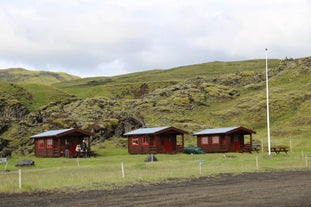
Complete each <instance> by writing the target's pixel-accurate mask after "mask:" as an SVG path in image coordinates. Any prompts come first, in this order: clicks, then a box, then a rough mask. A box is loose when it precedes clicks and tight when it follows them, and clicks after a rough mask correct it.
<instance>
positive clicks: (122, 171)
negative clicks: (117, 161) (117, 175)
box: [121, 162, 125, 178]
mask: <svg viewBox="0 0 311 207" xmlns="http://www.w3.org/2000/svg"><path fill="white" fill-rule="evenodd" d="M121 174H122V178H124V177H125V175H124V165H123V162H121Z"/></svg>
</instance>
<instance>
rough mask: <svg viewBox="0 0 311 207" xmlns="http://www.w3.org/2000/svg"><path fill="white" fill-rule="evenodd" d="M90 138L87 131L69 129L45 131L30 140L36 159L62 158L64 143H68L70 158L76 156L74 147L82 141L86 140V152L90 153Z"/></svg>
mask: <svg viewBox="0 0 311 207" xmlns="http://www.w3.org/2000/svg"><path fill="white" fill-rule="evenodd" d="M90 136H91V133H90V132H88V131H84V130H81V129H77V128H70V129H59V130H51V131H46V132H43V133H40V134H36V135H33V136H31V137H30V138H33V139H34V144H35V156H36V157H64V156H65V143H66V142H68V143H69V146H70V152H69V155H70V157H72V156H75V155H76V146H77V145H78V144H81V143H82V141H83V140H87V148H88V149H87V151H88V152H91V147H90Z"/></svg>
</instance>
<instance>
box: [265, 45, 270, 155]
mask: <svg viewBox="0 0 311 207" xmlns="http://www.w3.org/2000/svg"><path fill="white" fill-rule="evenodd" d="M268 82H269V81H268V49H267V48H266V97H267V130H268V152H269V155H271V145H270V115H269V83H268Z"/></svg>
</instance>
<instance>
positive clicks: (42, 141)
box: [38, 139, 44, 149]
mask: <svg viewBox="0 0 311 207" xmlns="http://www.w3.org/2000/svg"><path fill="white" fill-rule="evenodd" d="M38 149H44V140H43V139H39V140H38Z"/></svg>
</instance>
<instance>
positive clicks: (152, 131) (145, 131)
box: [124, 126, 188, 136]
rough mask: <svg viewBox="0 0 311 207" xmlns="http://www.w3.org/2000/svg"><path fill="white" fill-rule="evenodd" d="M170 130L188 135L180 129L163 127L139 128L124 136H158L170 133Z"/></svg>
mask: <svg viewBox="0 0 311 207" xmlns="http://www.w3.org/2000/svg"><path fill="white" fill-rule="evenodd" d="M171 130H172V131H175V132H177V133H178V134H186V133H188V132H186V131H183V130H181V129H177V128H175V127H170V126H163V127H152V128H139V129H135V130H133V131H130V132H127V133H125V134H124V136H128V135H142V134H160V133H163V132H167V131H171Z"/></svg>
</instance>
